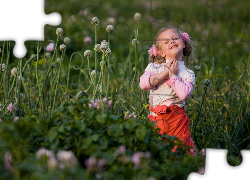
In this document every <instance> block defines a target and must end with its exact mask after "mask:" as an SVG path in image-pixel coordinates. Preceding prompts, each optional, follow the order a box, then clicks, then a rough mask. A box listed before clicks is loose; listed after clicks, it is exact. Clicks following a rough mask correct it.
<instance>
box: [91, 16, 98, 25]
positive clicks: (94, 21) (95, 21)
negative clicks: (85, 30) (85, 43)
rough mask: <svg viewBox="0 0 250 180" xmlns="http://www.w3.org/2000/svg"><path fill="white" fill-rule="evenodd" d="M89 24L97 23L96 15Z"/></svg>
mask: <svg viewBox="0 0 250 180" xmlns="http://www.w3.org/2000/svg"><path fill="white" fill-rule="evenodd" d="M91 24H94V25H98V24H99V19H98V18H97V17H93V18H92V21H91Z"/></svg>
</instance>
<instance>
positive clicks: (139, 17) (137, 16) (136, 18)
mask: <svg viewBox="0 0 250 180" xmlns="http://www.w3.org/2000/svg"><path fill="white" fill-rule="evenodd" d="M134 18H135V20H136V21H139V20H140V19H141V14H140V13H135V15H134Z"/></svg>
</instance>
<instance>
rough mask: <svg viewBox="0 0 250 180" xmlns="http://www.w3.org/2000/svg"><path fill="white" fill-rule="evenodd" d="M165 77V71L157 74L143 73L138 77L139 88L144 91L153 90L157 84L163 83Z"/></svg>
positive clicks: (166, 72)
mask: <svg viewBox="0 0 250 180" xmlns="http://www.w3.org/2000/svg"><path fill="white" fill-rule="evenodd" d="M166 76H168V70H167V69H165V70H164V71H162V72H160V73H158V74H153V73H152V72H145V73H144V74H143V75H142V76H141V77H140V84H139V85H140V88H141V89H142V90H145V91H147V90H150V89H153V88H154V87H155V86H156V85H157V84H159V83H160V82H161V81H163V80H164V79H165V78H166Z"/></svg>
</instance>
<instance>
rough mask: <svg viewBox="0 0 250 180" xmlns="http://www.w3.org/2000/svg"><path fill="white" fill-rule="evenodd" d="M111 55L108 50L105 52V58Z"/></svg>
mask: <svg viewBox="0 0 250 180" xmlns="http://www.w3.org/2000/svg"><path fill="white" fill-rule="evenodd" d="M110 55H111V49H110V48H108V49H106V50H105V56H107V57H109V56H110Z"/></svg>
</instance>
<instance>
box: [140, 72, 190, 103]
mask: <svg viewBox="0 0 250 180" xmlns="http://www.w3.org/2000/svg"><path fill="white" fill-rule="evenodd" d="M152 74H153V73H150V72H145V73H144V74H143V75H142V76H141V77H140V84H139V86H140V88H141V89H142V90H145V91H147V90H151V89H153V88H154V87H153V86H152V85H151V84H150V79H149V78H150V76H151V75H152ZM164 80H165V82H164V83H165V84H167V85H168V86H169V87H171V88H172V89H173V90H174V91H175V93H176V94H177V96H178V97H179V98H180V100H182V101H184V100H186V99H188V98H189V97H190V96H191V94H192V92H193V89H194V85H193V84H192V82H190V81H188V80H185V81H181V80H180V79H179V78H178V76H176V75H175V76H173V77H171V79H164ZM156 87H157V85H156ZM171 104H172V101H171V100H167V101H164V102H163V103H162V104H161V105H166V106H170V105H171Z"/></svg>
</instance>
